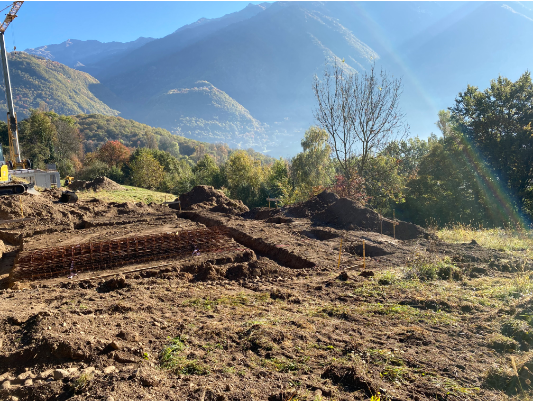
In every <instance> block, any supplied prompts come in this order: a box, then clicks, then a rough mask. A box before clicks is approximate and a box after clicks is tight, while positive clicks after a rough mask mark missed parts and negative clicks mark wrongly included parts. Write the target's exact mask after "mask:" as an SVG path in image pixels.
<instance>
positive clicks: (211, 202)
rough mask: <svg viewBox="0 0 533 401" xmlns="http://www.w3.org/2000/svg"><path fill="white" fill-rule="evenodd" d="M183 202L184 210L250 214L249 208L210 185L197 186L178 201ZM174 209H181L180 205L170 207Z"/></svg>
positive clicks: (182, 207)
mask: <svg viewBox="0 0 533 401" xmlns="http://www.w3.org/2000/svg"><path fill="white" fill-rule="evenodd" d="M178 200H179V201H181V209H182V210H199V209H208V210H210V211H212V212H219V213H228V214H234V215H237V214H241V213H245V212H248V211H249V210H250V209H248V207H247V206H245V205H244V203H242V201H240V200H237V201H236V200H233V199H230V198H228V197H227V196H226V195H225V194H224V192H222V191H219V190H217V189H215V188H213V187H211V186H208V185H197V186H196V187H194V188H193V189H192V190H190V191H189V192H187V193H186V194H183V195H180V197H179V198H178V199H176V201H178ZM170 207H171V208H172V209H179V206H178V205H170Z"/></svg>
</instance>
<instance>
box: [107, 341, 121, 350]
mask: <svg viewBox="0 0 533 401" xmlns="http://www.w3.org/2000/svg"><path fill="white" fill-rule="evenodd" d="M109 346H110V347H111V348H113V349H114V350H119V349H120V348H121V347H120V343H119V342H118V341H112V342H111V344H109Z"/></svg>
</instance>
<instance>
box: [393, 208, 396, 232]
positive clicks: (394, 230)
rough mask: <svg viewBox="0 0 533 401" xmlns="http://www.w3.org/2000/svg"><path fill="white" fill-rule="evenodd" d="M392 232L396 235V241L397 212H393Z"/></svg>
mask: <svg viewBox="0 0 533 401" xmlns="http://www.w3.org/2000/svg"><path fill="white" fill-rule="evenodd" d="M392 232H393V233H394V239H396V210H394V209H393V210H392Z"/></svg>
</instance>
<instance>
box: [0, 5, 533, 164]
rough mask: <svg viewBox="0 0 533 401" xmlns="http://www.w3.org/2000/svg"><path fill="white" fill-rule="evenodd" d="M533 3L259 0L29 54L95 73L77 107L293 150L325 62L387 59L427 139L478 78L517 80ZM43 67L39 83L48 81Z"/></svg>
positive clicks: (530, 57)
mask: <svg viewBox="0 0 533 401" xmlns="http://www.w3.org/2000/svg"><path fill="white" fill-rule="evenodd" d="M532 8H533V7H531V6H530V5H529V3H519V2H509V3H506V2H276V3H263V4H258V5H252V4H250V5H248V6H246V7H245V8H244V9H243V10H241V11H239V12H236V13H232V14H228V15H226V16H223V17H221V18H216V19H200V20H198V21H197V22H196V23H194V24H190V25H186V26H183V27H180V28H179V29H177V30H176V31H174V32H173V33H171V34H169V35H167V36H165V37H164V38H161V39H151V38H139V39H138V40H136V41H133V42H129V43H123V44H120V43H117V42H111V43H100V42H97V41H85V42H82V41H75V40H69V41H67V42H65V43H62V44H60V45H46V46H42V47H40V48H37V49H27V50H26V52H27V53H28V54H33V55H35V56H38V58H34V60H36V61H35V62H36V63H38V64H35V66H36V67H37V66H38V65H41V66H42V65H44V64H43V63H49V64H47V65H50V66H55V67H54V68H56V70H57V68H59V67H57V66H56V64H53V63H51V62H50V61H43V59H42V58H43V57H45V58H47V59H49V60H53V61H55V62H59V63H63V64H65V65H66V66H68V67H71V68H74V69H76V70H79V72H76V73H78V74H83V73H86V74H85V75H83V77H85V78H83V79H84V80H85V81H84V82H85V83H84V84H83V85H85V86H84V87H85V88H86V89H87V90H88V91H89V93H85V92H84V91H81V90H80V91H78V92H72V91H70V90H68V91H67V92H69V93H71V95H70V98H68V97H67V98H65V97H64V96H62V98H64V99H65V102H66V101H67V100H68V101H69V102H70V103H69V104H70V106H69V107H70V108H72V107H73V106H72V104H77V103H76V101H75V100H74V99H75V98H76V97H78V96H81V97H82V98H83V102H82V101H81V100H80V101H79V102H78V103H79V105H78V106H76V107H78V109H79V108H80V107H81V105H82V104H87V105H89V103H90V108H89V110H88V111H87V112H91V113H95V112H96V113H104V114H109V115H113V113H117V112H119V113H120V115H121V116H122V117H124V118H130V119H134V120H137V121H139V122H142V123H146V124H150V125H153V126H158V127H162V128H165V129H168V130H169V131H171V132H172V133H176V134H181V135H185V136H188V137H191V138H194V139H198V140H203V141H210V142H226V143H228V144H229V145H230V146H240V147H253V148H254V149H255V150H258V151H265V152H269V153H270V154H272V155H276V156H279V155H282V156H291V155H294V154H295V153H296V152H298V151H299V150H300V148H299V142H300V140H301V138H302V136H303V132H304V131H305V129H307V128H308V127H309V126H310V125H311V124H313V122H314V120H313V109H314V107H315V99H314V95H313V92H312V82H313V76H314V75H315V74H317V75H318V76H320V75H321V74H322V72H323V70H324V66H325V63H326V62H332V61H335V60H337V61H339V60H344V62H345V65H346V68H348V69H349V70H351V71H352V72H354V73H362V72H364V71H367V70H368V68H369V67H370V66H371V65H372V64H373V63H376V65H377V66H378V67H382V68H384V69H385V70H386V71H387V72H388V73H390V74H391V75H393V76H395V77H400V78H401V79H402V82H403V88H404V90H403V95H402V100H401V104H402V109H403V111H404V112H405V113H406V120H407V122H408V123H409V124H410V125H411V132H412V134H417V135H419V136H421V137H425V136H427V135H429V134H430V133H431V132H432V131H435V130H436V128H435V126H434V124H433V122H434V121H436V119H437V112H438V110H439V109H443V108H446V107H449V106H452V105H453V101H454V98H455V96H457V94H458V93H459V92H460V91H464V90H465V89H466V86H467V85H468V84H470V85H476V86H479V87H481V88H484V87H487V86H488V85H489V83H490V80H491V79H494V78H497V77H498V75H500V74H501V75H503V76H506V77H508V78H510V79H516V78H518V76H519V75H520V74H522V73H523V72H524V71H526V70H527V69H528V67H530V66H531V65H532V63H533V53H532V52H531V51H529V49H530V46H531V38H532V37H533V11H532ZM11 57H12V58H13V60H16V59H17V58H18V57H22V56H20V54H17V55H13V54H11ZM25 57H26V58H27V59H30V58H32V57H30V56H25ZM28 63H30V62H29V61H27V62H26V64H28ZM50 63H51V64H50ZM11 68H12V69H16V68H17V64H16V63H15V62H12V64H11ZM62 68H67V67H62ZM53 71H55V70H54V69H52V72H53ZM65 71H70V69H69V70H65ZM36 74H37V75H36V76H35V77H32V79H33V81H35V82H37V81H38V82H41V81H39V79H41V75H42V74H41V75H39V74H38V73H36ZM54 74H57V72H54ZM62 74H63V75H65V73H62ZM69 74H73V76H74V75H75V73H74V72H72V73H69ZM89 74H90V75H89ZM30 75H31V74H30ZM80 77H81V75H80ZM89 77H90V78H89ZM92 77H94V78H92ZM28 79H29V78H28ZM43 79H45V80H46V79H48V81H46V82H49V83H50V84H53V85H60V84H61V85H63V84H64V85H66V84H67V83H68V82H66V81H64V80H60V81H58V80H57V79H56V81H53V82H52V80H51V77H48V78H46V77H43ZM79 79H82V78H79ZM90 79H93V80H94V81H91V82H89V81H87V80H90ZM14 81H15V79H14ZM43 82H44V81H43ZM80 82H81V81H80ZM20 85H22V87H24V84H20ZM44 86H46V85H45V83H42V82H41V84H40V89H38V90H37V89H36V90H35V96H34V97H33V99H35V100H33V103H32V104H33V105H35V101H36V99H41V100H40V101H43V100H44V101H45V102H47V100H46V99H50V94H49V93H48V95H47V96H43V95H40V92H39V91H41V90H43V91H44V88H43V87H44ZM14 87H15V89H14V92H15V94H16V92H17V83H16V82H14ZM63 89H65V88H63ZM65 90H66V89H65ZM49 92H50V91H49ZM29 100H30V98H28V99H27V101H26V103H28V101H29ZM54 102H55V103H53V104H50V107H52V108H54V110H56V111H58V109H56V108H60V106H59V103H58V102H59V100H58V99H56V100H54ZM91 102H92V103H91ZM26 103H24V104H26ZM0 106H1V104H0ZM17 107H22V106H19V105H18V104H17ZM33 107H35V106H33ZM69 107H64V108H63V109H65V110H68V109H69ZM92 107H94V108H96V109H94V108H92ZM106 107H107V108H106ZM79 112H80V111H79V110H76V111H73V112H72V113H79ZM82 112H83V110H82Z"/></svg>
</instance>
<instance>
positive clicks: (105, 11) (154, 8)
mask: <svg viewBox="0 0 533 401" xmlns="http://www.w3.org/2000/svg"><path fill="white" fill-rule="evenodd" d="M249 3H253V4H258V3H261V1H252V2H251V1H92V2H91V1H26V2H25V3H24V4H23V5H22V7H21V8H20V10H19V12H18V16H19V17H18V18H17V19H16V20H15V21H13V22H12V23H11V25H10V26H9V28H8V30H7V31H6V35H5V38H6V46H7V48H8V51H11V50H13V46H16V47H17V50H25V49H28V48H34V47H38V46H43V45H49V44H57V43H61V42H64V41H65V40H67V39H80V40H88V39H95V40H99V41H101V42H112V41H118V42H129V41H131V40H135V39H137V38H138V37H140V36H145V37H153V38H161V37H163V36H166V35H168V34H169V33H172V32H174V31H175V30H176V29H178V28H179V27H181V26H183V25H186V24H190V23H192V22H195V21H197V20H198V19H200V18H202V17H205V18H217V17H221V16H223V15H225V14H228V13H232V12H235V11H239V10H242V9H243V8H244V7H246V6H247V5H248V4H249ZM9 4H10V2H0V6H1V7H0V9H2V8H4V7H6V6H8V5H9ZM8 10H9V8H8V9H7V10H5V11H3V12H2V16H1V19H2V20H3V19H4V16H5V14H6V13H7V12H8Z"/></svg>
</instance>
